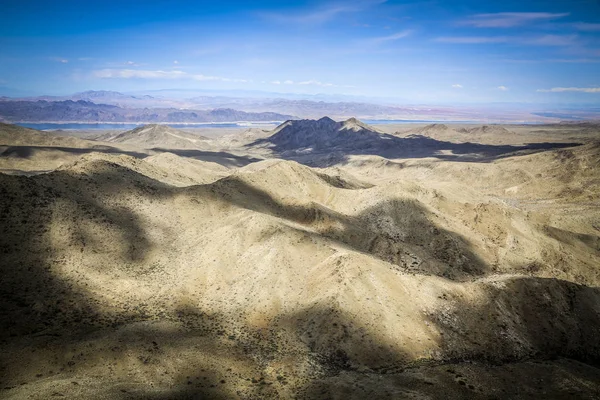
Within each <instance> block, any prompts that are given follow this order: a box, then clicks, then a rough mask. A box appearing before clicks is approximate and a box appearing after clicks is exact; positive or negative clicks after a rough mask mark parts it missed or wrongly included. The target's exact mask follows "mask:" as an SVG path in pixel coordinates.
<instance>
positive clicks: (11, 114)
mask: <svg viewBox="0 0 600 400" xmlns="http://www.w3.org/2000/svg"><path fill="white" fill-rule="evenodd" d="M101 97H102V96H101ZM293 118H295V117H294V116H292V115H284V114H278V113H274V112H244V111H238V110H234V109H230V108H217V109H212V110H191V109H178V108H123V107H119V106H116V105H110V104H96V103H94V102H91V101H87V100H76V101H73V100H60V101H48V100H36V101H32V100H17V101H11V100H6V98H4V99H0V121H3V122H172V123H176V122H179V123H188V122H189V123H193V122H233V121H285V120H288V119H293Z"/></svg>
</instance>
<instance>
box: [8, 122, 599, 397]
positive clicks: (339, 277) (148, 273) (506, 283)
mask: <svg viewBox="0 0 600 400" xmlns="http://www.w3.org/2000/svg"><path fill="white" fill-rule="evenodd" d="M448 126H450V125H448ZM423 127H424V125H423V126H419V127H411V132H401V133H399V134H397V135H396V136H397V137H398V138H399V139H402V140H406V138H407V137H408V136H409V135H411V134H419V135H424V136H425V137H426V138H427V141H420V142H416V143H425V144H426V145H427V146H430V147H428V148H427V149H429V150H427V151H425V150H423V149H420V148H415V149H414V151H415V154H416V155H417V156H416V157H410V154H408V156H406V155H407V153H406V152H405V151H398V152H396V153H393V155H395V156H399V155H401V156H402V157H391V158H390V157H384V156H382V155H381V154H378V153H377V152H375V151H371V150H369V151H361V149H360V148H352V147H350V148H344V149H345V150H348V152H347V153H345V154H338V155H335V157H325V156H324V155H323V154H316V153H314V152H310V151H307V150H303V149H301V151H300V152H298V151H294V152H283V151H281V150H278V149H277V148H276V147H273V146H265V145H262V144H260V143H263V142H260V140H261V139H264V138H268V133H266V132H264V131H262V130H250V131H247V130H243V131H242V132H239V133H237V134H235V135H231V134H228V135H224V136H223V137H221V138H216V139H214V138H213V139H211V141H210V143H206V147H202V146H198V147H193V148H184V149H181V148H174V149H168V147H169V143H165V146H164V148H165V150H161V151H158V150H156V149H153V148H152V147H154V146H152V147H150V148H145V146H143V144H142V145H139V144H138V145H137V146H133V145H129V146H127V145H125V144H122V143H114V142H107V143H101V142H92V141H86V140H82V139H74V138H56V137H54V136H53V135H49V134H39V133H37V132H35V131H28V130H22V129H20V128H18V129H17V128H12V127H10V126H5V125H2V126H0V171H1V172H4V173H2V174H0V260H1V265H0V326H2V327H3V329H1V330H0V345H1V347H2V352H1V353H0V397H1V398H6V399H22V398H33V399H47V398H53V397H67V398H78V399H79V398H84V399H87V398H89V399H98V398H100V399H102V398H106V399H115V398H117V399H119V398H122V399H172V398H242V399H246V398H256V399H262V398H307V399H315V398H325V399H328V398H334V399H347V398H353V399H363V398H388V399H397V398H412V399H464V398H476V399H505V398H511V399H512V398H516V399H519V398H523V399H525V398H549V399H562V398H584V399H595V398H599V397H600V383H599V382H600V369H599V368H598V365H599V363H600V341H599V340H598V338H599V337H600V289H599V288H598V287H599V286H600V200H599V195H600V144H599V142H598V141H599V140H600V130H598V129H596V130H595V131H594V130H593V129H590V128H577V129H576V128H573V127H570V128H568V129H567V128H564V127H544V128H543V129H544V130H547V131H549V132H550V133H548V134H547V135H546V133H540V132H533V131H531V130H530V129H534V130H538V129H536V128H531V127H514V126H505V127H504V128H505V129H507V130H509V131H510V133H509V134H506V133H505V132H504V133H505V135H510V137H509V138H508V139H506V142H503V141H504V139H503V138H504V136H502V135H500V136H502V137H501V138H499V137H498V136H499V134H498V131H497V130H496V131H494V130H492V131H491V132H490V130H489V129H488V130H487V131H486V130H485V129H483V130H479V131H473V132H471V133H467V132H462V131H458V130H457V129H459V128H465V127H450V129H446V128H442V129H438V128H439V127H438V128H435V129H430V130H425V131H423V130H421V131H420V132H419V133H415V131H414V130H415V129H422V128H423ZM477 127H478V126H469V127H466V128H469V129H470V128H477ZM377 128H378V129H380V130H385V129H386V128H383V126H378V127H377ZM455 128H456V129H455ZM578 129H579V130H578ZM494 132H496V133H494ZM461 135H470V136H469V140H468V141H466V142H472V143H480V144H482V145H485V146H486V147H481V146H479V147H477V146H475V147H469V146H463V145H460V146H456V145H451V146H448V145H446V144H444V143H441V144H440V142H448V143H454V144H461V143H466V142H465V141H463V139H462V136H461ZM206 136H209V135H206ZM507 137H508V136H507ZM152 140H155V138H154V139H152ZM257 140H258V141H259V142H257ZM431 140H433V142H432V141H431ZM544 142H549V143H563V144H564V143H570V145H569V147H561V146H554V147H552V146H550V147H543V148H542V147H528V148H526V149H523V148H520V147H519V148H516V147H514V148H513V147H510V146H509V147H506V146H507V145H511V146H516V145H521V144H525V143H544ZM257 143H258V144H257ZM394 143H399V145H403V144H404V143H406V144H407V145H409V144H412V143H415V142H413V141H410V140H409V141H398V142H394ZM574 143H581V144H582V145H579V146H573V144H574ZM259 144H260V145H259ZM502 146H505V147H502ZM377 149H379V148H377ZM471 150H472V151H474V152H475V153H478V154H479V153H480V154H479V155H477V154H475V155H473V154H474V153H473V154H471V153H469V151H471ZM339 151H341V150H339ZM407 151H408V150H407ZM411 151H412V150H411ZM378 152H379V150H378ZM386 154H387V153H386ZM390 154H391V153H390ZM283 156H285V157H286V158H288V159H285V160H284V159H277V158H274V157H283ZM294 160H299V161H303V162H305V163H306V164H309V165H317V166H322V167H323V168H317V167H309V166H306V165H302V164H300V163H298V162H296V161H294ZM40 171H46V172H44V173H40Z"/></svg>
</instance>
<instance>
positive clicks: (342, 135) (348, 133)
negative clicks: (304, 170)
mask: <svg viewBox="0 0 600 400" xmlns="http://www.w3.org/2000/svg"><path fill="white" fill-rule="evenodd" d="M367 137H369V138H372V139H374V140H377V139H378V138H379V137H380V133H379V132H377V130H375V129H374V128H372V127H370V126H368V125H366V124H364V123H362V122H360V121H359V120H357V119H356V118H350V119H349V120H347V121H344V122H336V121H334V120H333V119H331V118H329V117H323V118H321V119H318V120H313V119H302V120H295V121H294V120H290V121H286V122H285V123H283V124H281V125H279V126H278V127H277V128H276V129H275V130H274V131H273V134H272V135H271V136H270V137H269V138H266V139H262V140H261V141H259V143H265V142H269V143H272V144H274V145H276V146H278V147H280V148H282V149H286V150H295V149H302V148H309V147H310V148H333V147H337V146H346V145H352V143H354V142H356V141H364V140H367Z"/></svg>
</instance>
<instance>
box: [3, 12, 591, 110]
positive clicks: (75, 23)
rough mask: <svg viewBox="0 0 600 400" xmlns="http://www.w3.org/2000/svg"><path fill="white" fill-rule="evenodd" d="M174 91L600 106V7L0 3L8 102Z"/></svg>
mask: <svg viewBox="0 0 600 400" xmlns="http://www.w3.org/2000/svg"><path fill="white" fill-rule="evenodd" d="M165 88H185V89H207V90H249V91H256V90H258V91H267V92H281V93H306V94H316V93H325V94H349V95H355V96H373V97H389V98H392V99H396V100H397V101H398V102H404V103H421V104H423V103H425V104H426V103H430V104H448V103H490V102H523V103H589V104H600V89H599V88H600V1H597V0H594V1H590V0H588V1H586V0H570V1H564V0H553V1H536V0H530V1H523V0H521V1H513V0H503V1H481V0H478V1H472V0H456V1H394V0H389V1H383V0H358V1H339V2H337V1H285V2H281V1H254V2H249V1H227V0H223V1H216V2H215V1H211V2H204V1H176V0H171V1H124V0H121V1H112V0H105V1H102V2H96V1H94V2H91V1H90V2H85V1H80V0H79V1H71V0H62V1H54V2H50V1H30V0H20V1H13V0H4V1H3V5H2V14H1V15H0V95H1V94H8V95H11V94H12V95H14V94H18V93H22V94H56V95H62V94H70V93H73V92H77V91H83V90H89V89H94V90H100V89H104V90H117V91H121V92H132V91H143V90H157V89H165Z"/></svg>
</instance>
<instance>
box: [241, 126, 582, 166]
mask: <svg viewBox="0 0 600 400" xmlns="http://www.w3.org/2000/svg"><path fill="white" fill-rule="evenodd" d="M282 133H283V132H279V133H278V135H281V134H282ZM338 136H339V137H336V138H335V139H334V140H331V141H329V142H326V144H327V145H325V144H324V143H321V142H319V141H318V140H312V141H308V142H307V143H302V147H299V145H296V144H294V143H295V142H292V144H291V145H290V143H288V142H287V141H282V142H279V141H278V140H277V139H273V137H268V138H265V139H259V140H256V141H254V142H253V143H251V144H249V145H247V147H254V146H261V147H263V146H267V147H268V148H269V149H270V150H271V151H272V152H273V154H274V155H275V156H277V157H279V158H283V159H286V160H294V161H297V162H299V163H302V164H305V165H309V166H318V167H330V166H333V165H336V164H343V163H346V162H347V161H348V156H350V155H376V156H381V157H385V158H388V159H403V158H427V157H433V158H437V159H440V160H444V161H455V162H482V163H489V162H492V161H494V160H497V159H500V158H504V157H511V156H516V155H526V154H533V153H538V152H542V151H547V150H552V149H560V148H565V147H573V146H579V145H581V143H527V144H525V145H522V146H517V145H489V144H479V143H470V142H466V143H454V142H445V141H441V140H436V139H432V138H429V137H426V136H422V135H410V136H407V137H404V138H401V137H398V136H394V135H390V134H384V133H381V134H380V133H377V132H371V131H361V132H359V133H357V132H351V133H345V134H339V135H338Z"/></svg>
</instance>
